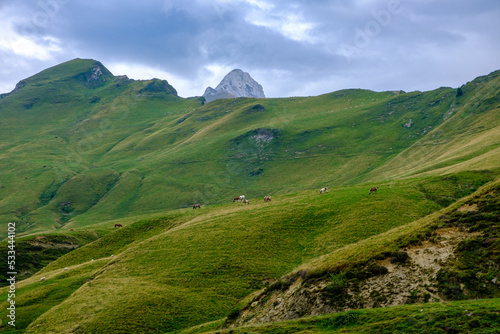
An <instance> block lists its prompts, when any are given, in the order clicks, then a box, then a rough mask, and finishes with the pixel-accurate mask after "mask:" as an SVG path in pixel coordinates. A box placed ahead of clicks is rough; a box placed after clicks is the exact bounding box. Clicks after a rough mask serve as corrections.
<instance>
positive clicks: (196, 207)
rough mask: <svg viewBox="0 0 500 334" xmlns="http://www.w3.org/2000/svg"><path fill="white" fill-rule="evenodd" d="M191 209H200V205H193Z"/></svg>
mask: <svg viewBox="0 0 500 334" xmlns="http://www.w3.org/2000/svg"><path fill="white" fill-rule="evenodd" d="M193 209H201V204H195V205H193Z"/></svg>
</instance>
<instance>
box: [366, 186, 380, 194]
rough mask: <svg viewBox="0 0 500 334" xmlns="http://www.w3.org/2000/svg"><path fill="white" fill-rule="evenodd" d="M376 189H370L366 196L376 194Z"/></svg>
mask: <svg viewBox="0 0 500 334" xmlns="http://www.w3.org/2000/svg"><path fill="white" fill-rule="evenodd" d="M377 189H378V187H374V188H370V191H369V192H368V194H369V195H371V194H372V193H374V192H376V191H377Z"/></svg>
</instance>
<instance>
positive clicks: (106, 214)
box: [0, 59, 500, 233]
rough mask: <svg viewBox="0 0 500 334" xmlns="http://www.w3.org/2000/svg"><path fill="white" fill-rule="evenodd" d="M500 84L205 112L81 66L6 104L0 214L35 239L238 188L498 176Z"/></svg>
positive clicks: (88, 64)
mask: <svg viewBox="0 0 500 334" xmlns="http://www.w3.org/2000/svg"><path fill="white" fill-rule="evenodd" d="M499 87H500V85H499V79H498V73H496V72H495V73H492V74H491V75H489V76H487V77H484V78H478V79H476V80H475V81H473V82H471V83H469V84H467V85H465V86H464V87H463V88H462V91H463V95H461V96H460V97H457V90H456V89H451V88H440V89H437V90H435V91H431V92H412V93H403V92H382V93H377V92H372V91H366V90H345V91H339V92H334V93H330V94H326V95H322V96H318V97H304V98H288V99H263V100H255V99H248V98H240V99H235V100H232V99H229V100H224V99H223V100H216V101H213V102H211V103H209V104H207V105H205V106H202V105H201V104H202V102H201V101H200V99H198V98H192V99H182V98H179V97H178V96H177V95H176V92H175V89H173V88H172V87H171V86H169V85H168V83H166V82H165V81H159V80H151V81H133V80H129V79H127V78H126V77H114V76H113V75H112V74H111V73H110V72H109V71H108V70H106V68H105V67H104V66H103V65H102V64H100V63H99V62H95V61H91V60H80V59H77V60H73V61H70V62H67V63H64V64H61V65H58V66H56V67H54V68H51V69H48V70H46V71H43V72H41V73H39V74H37V75H35V76H33V77H31V78H28V79H26V80H23V81H22V82H21V83H20V84H18V87H17V88H16V89H15V90H14V91H13V92H12V93H11V94H9V95H7V96H5V97H3V98H2V99H1V100H0V115H1V118H2V122H1V124H0V127H1V129H0V130H1V131H0V136H1V137H2V138H1V139H2V140H1V143H3V144H2V145H1V147H0V157H1V159H0V161H1V162H0V163H1V167H2V170H3V171H4V173H2V175H1V176H0V184H1V185H2V186H3V188H2V189H1V191H0V200H1V203H2V205H1V207H0V217H1V219H2V221H4V222H7V221H12V220H18V221H22V222H23V226H22V227H21V231H22V232H26V233H38V232H44V231H50V230H54V229H59V228H61V227H64V228H67V229H69V228H79V227H84V226H89V225H92V224H95V223H98V222H102V221H103V220H112V219H118V218H123V217H131V216H136V215H142V214H145V213H156V212H157V213H159V212H164V211H165V210H170V209H176V208H180V207H188V206H190V205H191V204H193V203H198V202H199V203H201V204H207V205H208V204H221V203H225V202H227V201H228V200H230V199H231V198H232V197H234V196H235V195H238V194H242V193H244V194H246V195H247V196H250V197H255V196H257V197H260V196H264V195H268V194H277V193H289V192H294V191H301V190H307V189H314V188H318V187H323V186H325V185H327V186H330V187H332V186H342V185H353V184H357V183H360V182H369V181H372V180H377V181H382V180H386V179H394V178H402V177H408V176H411V175H415V174H419V173H422V172H441V173H445V172H447V171H466V170H469V169H473V170H478V169H482V168H488V169H491V168H496V167H497V161H498V144H499V140H500V138H499V137H498V133H499V131H498V120H499V119H500V118H499V117H498V113H499V112H498V100H497V99H496V96H498V89H499ZM483 99H484V101H483ZM477 105H480V107H477ZM469 166H470V167H469ZM305 173H307V177H305V175H304V174H305Z"/></svg>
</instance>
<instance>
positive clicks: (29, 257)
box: [0, 231, 99, 286]
mask: <svg viewBox="0 0 500 334" xmlns="http://www.w3.org/2000/svg"><path fill="white" fill-rule="evenodd" d="M98 238H99V235H98V234H97V233H95V232H93V231H82V232H73V233H71V234H49V235H39V236H30V237H24V238H19V239H16V242H15V252H16V256H15V257H16V260H15V261H16V264H15V268H16V271H17V272H18V273H19V274H18V275H17V276H16V277H17V280H23V279H26V278H28V277H31V276H32V275H34V274H35V273H36V272H38V271H39V270H41V269H42V268H44V267H46V266H47V265H48V264H49V263H51V262H52V261H55V260H57V259H58V258H60V257H61V256H63V255H65V254H67V253H69V252H71V251H72V250H74V249H77V248H79V247H82V246H84V245H86V244H88V243H91V242H93V241H95V240H97V239H98ZM7 246H8V242H7V241H3V242H2V243H0V256H4V258H5V259H7V252H8V251H9V248H8V247H7ZM9 271H12V270H9V269H8V267H7V261H3V262H2V263H0V286H6V285H8V284H9V283H8V282H7V280H6V279H7V278H8V277H10V275H8V274H7V272H9Z"/></svg>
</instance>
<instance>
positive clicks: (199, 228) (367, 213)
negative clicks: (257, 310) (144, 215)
mask: <svg viewBox="0 0 500 334" xmlns="http://www.w3.org/2000/svg"><path fill="white" fill-rule="evenodd" d="M466 176H468V177H465V175H463V176H462V177H458V180H460V182H457V183H456V184H455V187H456V188H457V189H460V187H461V186H462V185H463V184H477V186H479V184H481V183H484V182H485V180H483V179H482V178H483V177H484V175H483V174H481V173H469V174H466ZM481 180H482V181H481ZM440 182H441V183H440ZM476 182H478V183H476ZM422 184H433V185H434V187H438V184H441V186H442V187H443V188H448V187H449V186H450V184H449V183H447V182H446V178H443V177H435V178H431V179H429V178H427V179H421V180H418V179H416V180H413V182H408V181H404V182H403V181H401V182H391V183H390V184H385V185H381V186H380V187H379V190H378V192H377V193H375V194H372V195H369V194H368V190H367V189H368V187H365V186H353V187H339V188H332V189H330V192H329V193H328V194H324V195H320V194H319V193H318V192H317V191H308V192H299V193H295V194H290V195H286V196H274V197H273V200H272V202H270V203H264V202H263V200H262V199H261V200H260V201H259V202H256V200H254V199H250V201H251V203H252V204H251V205H250V206H244V205H242V204H238V203H234V204H233V203H230V204H224V205H215V206H210V207H203V208H202V209H201V210H193V209H191V208H189V209H182V210H178V211H176V212H172V213H171V214H170V215H167V216H165V217H163V218H156V219H153V220H143V221H139V222H136V223H133V224H131V225H127V226H125V227H124V228H122V229H114V228H113V227H112V226H111V225H110V226H109V227H108V233H107V234H106V235H104V236H103V237H101V238H100V239H99V240H96V241H95V242H93V243H91V244H88V245H86V246H83V247H81V248H78V249H76V250H74V251H72V252H70V253H69V254H67V255H65V256H63V257H61V258H59V259H58V260H56V261H54V262H52V263H51V264H49V265H48V266H46V267H45V268H44V269H43V270H42V271H40V272H39V273H38V274H37V275H36V276H34V280H33V281H30V282H32V283H31V285H30V287H31V288H32V289H34V290H31V291H37V288H36V285H35V286H33V284H38V282H36V280H35V279H36V278H39V277H40V276H46V277H51V276H54V275H56V273H58V272H61V271H62V270H64V269H63V268H65V267H68V268H70V272H72V271H71V268H73V267H79V266H88V265H90V264H91V263H95V262H98V263H100V268H99V269H97V270H96V271H95V272H94V274H93V279H92V280H91V281H78V282H79V283H81V285H80V287H78V288H77V289H76V290H73V288H70V287H66V286H64V285H63V284H62V283H61V284H60V285H59V283H57V282H58V281H54V280H53V279H51V278H49V279H48V280H47V283H49V282H50V283H53V284H58V285H59V288H60V289H61V291H60V292H61V293H62V291H66V292H64V293H63V294H64V295H65V296H67V298H66V299H64V302H62V301H61V303H59V304H57V305H53V307H52V308H50V309H46V308H45V306H44V308H43V309H44V310H46V312H44V313H43V314H42V315H41V316H40V317H39V318H37V319H36V320H35V321H32V322H30V323H29V327H28V328H27V332H30V331H35V332H36V331H39V332H50V331H53V332H60V331H64V330H66V329H67V328H73V327H71V326H76V324H78V328H79V330H81V331H82V332H95V331H96V330H97V329H98V328H105V329H106V328H108V329H109V330H110V331H111V328H113V330H115V331H119V330H120V328H123V329H124V328H136V329H137V330H146V329H147V330H148V331H153V332H154V331H158V332H166V331H173V330H181V329H183V328H188V327H191V326H193V325H196V324H202V323H205V322H210V321H216V320H217V319H220V318H222V317H224V316H225V315H227V314H228V312H229V310H230V309H231V308H232V306H233V305H234V304H235V303H236V302H237V301H238V300H240V299H241V298H243V297H245V296H246V295H248V294H250V293H252V292H254V291H257V290H259V289H261V288H264V287H265V286H266V285H268V284H269V282H272V281H274V280H277V279H279V278H280V277H282V276H283V275H284V274H286V273H289V272H290V271H292V270H294V269H295V268H297V267H299V266H300V265H301V264H303V263H308V262H309V261H311V260H314V259H316V258H318V257H320V258H321V256H322V255H326V254H330V253H331V252H333V253H336V252H338V251H342V250H344V249H346V247H347V248H349V247H351V248H353V247H354V248H355V249H357V250H359V251H362V252H363V253H365V252H366V251H367V250H366V249H361V248H360V247H359V243H360V242H361V243H362V242H363V241H364V240H365V239H367V238H368V240H370V237H371V239H372V240H375V239H373V238H374V237H375V236H378V235H380V234H381V233H384V232H387V231H392V230H394V228H397V227H398V226H400V228H401V227H404V226H408V224H409V223H410V222H412V221H413V220H415V219H417V218H419V217H424V216H426V215H428V214H430V213H432V212H435V211H436V210H439V209H440V208H441V206H439V205H438V204H437V203H436V202H435V201H433V200H432V199H429V198H427V197H426V194H425V193H424V192H422V191H421V190H420V189H421V188H422V187H421V185H422ZM469 191H473V189H469ZM367 224H369V225H370V228H367ZM382 240H383V239H382ZM383 242H384V241H382V243H383ZM379 247H380V244H376V245H375V248H379ZM111 255H114V256H113V257H111ZM92 259H94V260H95V261H93V262H92V261H91V260H92ZM28 281H29V280H28ZM75 284H76V283H75ZM4 289H5V288H4ZM0 291H2V290H0ZM20 294H21V296H23V298H26V299H27V301H26V303H25V304H26V305H30V306H34V305H38V304H43V303H44V302H42V301H41V300H40V299H39V298H36V295H37V294H33V297H31V295H32V293H31V292H30V293H26V292H24V290H21V291H20ZM96 295H99V296H102V297H101V298H95V296H96ZM37 307H41V306H37ZM21 309H23V306H20V310H21ZM142 309H144V310H146V309H147V310H148V311H147V317H146V316H145V317H144V318H143V317H139V316H137V312H138V310H142ZM165 310H168V312H165ZM124 314H125V315H127V316H123V315H124ZM30 319H32V318H30ZM68 319H72V320H71V321H69V320H68ZM32 320H33V319H32ZM68 321H69V322H68ZM110 326H111V327H110ZM35 329H36V330H35Z"/></svg>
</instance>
